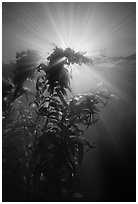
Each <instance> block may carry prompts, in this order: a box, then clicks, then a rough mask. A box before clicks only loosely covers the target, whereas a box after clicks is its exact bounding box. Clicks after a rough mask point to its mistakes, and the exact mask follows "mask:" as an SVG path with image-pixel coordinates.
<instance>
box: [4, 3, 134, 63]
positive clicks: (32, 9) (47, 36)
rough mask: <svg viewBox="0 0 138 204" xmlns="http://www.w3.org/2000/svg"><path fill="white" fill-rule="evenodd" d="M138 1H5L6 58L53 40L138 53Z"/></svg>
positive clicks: (94, 51)
mask: <svg viewBox="0 0 138 204" xmlns="http://www.w3.org/2000/svg"><path fill="white" fill-rule="evenodd" d="M135 18H136V11H135V3H104V2H103V3H99V2H97V3H94V2H88V3H84V2H80V3H79V2H78V3H75V2H69V3H68V2H61V3H58V2H51V3H48V2H45V3H33V2H32V3H21V2H20V3H3V30H2V31H3V39H2V40H3V60H9V59H11V58H13V57H14V56H15V53H16V52H17V51H18V50H26V49H37V50H40V51H41V52H42V53H44V54H45V55H46V53H48V52H50V51H52V48H53V44H56V45H58V46H60V47H62V48H66V47H71V48H72V49H75V50H76V51H86V52H87V55H88V56H93V55H99V54H101V53H102V52H103V50H105V49H106V51H107V54H108V55H110V56H127V55H130V54H133V53H135V38H136V32H135V29H136V28H135V27H136V26H135V21H136V19H135Z"/></svg>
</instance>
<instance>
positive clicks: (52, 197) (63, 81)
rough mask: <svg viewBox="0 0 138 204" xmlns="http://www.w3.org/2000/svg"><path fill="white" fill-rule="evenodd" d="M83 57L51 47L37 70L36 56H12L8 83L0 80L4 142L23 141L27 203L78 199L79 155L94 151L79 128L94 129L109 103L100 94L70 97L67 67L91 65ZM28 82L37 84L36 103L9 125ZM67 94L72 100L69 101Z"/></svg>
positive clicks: (103, 94) (82, 55) (81, 156)
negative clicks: (13, 63)
mask: <svg viewBox="0 0 138 204" xmlns="http://www.w3.org/2000/svg"><path fill="white" fill-rule="evenodd" d="M84 54H85V53H80V52H75V51H74V50H72V49H70V48H66V49H65V50H63V49H61V48H58V47H55V49H54V50H53V52H52V54H51V55H50V56H49V57H48V58H47V60H48V63H47V64H43V63H42V64H39V66H37V65H36V64H37V63H36V61H37V60H38V59H39V57H38V55H37V54H36V53H33V55H31V51H27V53H26V52H21V53H17V56H16V63H17V67H16V71H15V77H14V79H13V82H12V81H11V80H3V114H4V115H3V138H7V137H6V135H8V134H9V133H10V137H11V134H12V135H13V134H22V135H23V137H25V143H24V146H23V147H24V150H25V152H26V153H27V154H25V156H24V159H22V160H19V165H20V163H21V164H23V163H24V164H25V171H24V175H23V181H22V182H23V186H24V187H23V189H25V190H24V191H25V195H26V200H31V201H62V200H64V201H68V200H74V199H77V198H81V197H82V194H80V193H79V190H80V189H79V187H80V183H79V182H80V167H81V163H82V160H83V156H84V149H85V148H88V149H89V148H92V147H93V146H92V145H91V144H90V143H89V141H87V140H86V139H85V137H84V131H83V130H82V128H81V127H82V126H83V127H86V129H87V128H88V127H89V126H90V125H92V124H94V123H96V121H97V120H98V114H99V112H100V110H99V108H100V107H102V106H101V105H103V106H105V105H106V104H107V102H108V100H109V98H110V95H109V94H108V93H107V92H104V91H101V92H91V93H89V94H78V95H74V94H73V91H72V89H71V86H70V80H71V74H72V69H73V66H72V65H73V64H76V65H81V66H83V64H87V65H92V60H91V59H89V58H87V57H85V56H84ZM28 56H29V57H28ZM30 56H31V57H30ZM30 58H31V60H30V61H29V60H28V61H27V60H26V59H30ZM24 61H25V62H27V63H24ZM81 66H80V69H81ZM33 76H35V79H36V93H35V98H34V100H33V101H31V102H30V101H29V106H28V109H26V113H25V110H24V111H21V109H18V111H19V113H17V116H18V117H16V120H15V121H14V124H13V122H12V125H9V124H8V122H7V118H8V117H9V115H11V114H13V110H16V111H17V108H16V107H15V106H13V105H14V104H15V101H17V100H19V97H20V96H21V95H23V94H27V95H29V93H28V90H26V89H25V88H24V87H23V84H24V81H25V80H26V79H27V78H32V77H33ZM68 92H70V93H71V95H72V97H71V98H70V99H68ZM34 113H35V116H36V117H34V116H33V114H34ZM7 124H8V125H7ZM17 128H18V131H17ZM19 128H20V131H19ZM19 132H20V133H19ZM24 135H25V136H24ZM4 141H5V140H4ZM4 147H5V146H4ZM6 151H7V150H6ZM4 156H5V154H4ZM4 156H3V157H4ZM5 158H6V156H5ZM4 161H5V160H4ZM24 161H25V162H24ZM16 169H17V168H16Z"/></svg>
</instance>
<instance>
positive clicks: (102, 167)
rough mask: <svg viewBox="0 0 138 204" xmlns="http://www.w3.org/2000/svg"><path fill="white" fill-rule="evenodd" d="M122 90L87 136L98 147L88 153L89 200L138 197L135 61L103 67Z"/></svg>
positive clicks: (84, 172)
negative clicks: (137, 184)
mask: <svg viewBox="0 0 138 204" xmlns="http://www.w3.org/2000/svg"><path fill="white" fill-rule="evenodd" d="M100 74H101V75H103V76H106V77H105V78H106V80H107V81H108V82H109V84H110V85H111V86H112V87H113V89H114V91H115V92H116V93H118V96H119V100H117V101H114V102H112V103H111V104H110V105H109V106H108V107H106V108H105V109H104V110H103V111H102V113H101V118H100V120H99V121H98V122H97V124H96V125H95V127H91V128H89V130H88V131H87V133H86V134H87V137H88V138H89V139H90V140H91V141H92V142H94V143H96V148H95V149H93V150H92V151H90V152H89V153H87V154H86V155H85V160H84V164H83V168H82V169H83V170H82V188H83V190H84V192H85V195H86V197H87V199H88V200H89V201H111V202H113V201H116V202H117V201H124V202H127V201H135V199H136V70H135V63H133V64H129V63H120V64H119V65H118V66H117V67H115V66H114V68H112V69H105V70H104V71H102V70H100Z"/></svg>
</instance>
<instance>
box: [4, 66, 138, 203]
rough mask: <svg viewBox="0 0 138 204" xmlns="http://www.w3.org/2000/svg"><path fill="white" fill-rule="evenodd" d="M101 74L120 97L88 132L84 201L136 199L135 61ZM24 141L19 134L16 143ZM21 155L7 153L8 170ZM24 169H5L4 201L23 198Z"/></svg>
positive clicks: (83, 172) (101, 71) (83, 174)
mask: <svg viewBox="0 0 138 204" xmlns="http://www.w3.org/2000/svg"><path fill="white" fill-rule="evenodd" d="M98 74H99V76H100V75H101V76H102V78H104V80H105V81H108V84H109V87H107V88H110V89H112V90H113V91H114V92H115V93H117V95H118V97H119V99H118V100H113V101H112V102H111V103H110V104H109V105H108V106H107V107H105V108H104V109H103V110H102V111H101V115H100V119H99V121H98V122H97V123H96V124H95V126H93V127H90V128H88V130H87V131H86V137H87V138H88V139H89V140H90V141H91V143H93V144H95V148H94V149H92V150H90V151H89V152H88V153H86V154H85V158H84V161H83V164H82V174H81V191H82V193H83V194H84V198H85V199H84V201H92V202H94V201H95V202H97V201H99V202H100V201H101V202H102V201H111V202H112V201H124V202H126V201H135V200H136V64H135V63H127V62H123V63H119V64H118V65H117V66H114V67H112V68H111V69H107V68H106V67H105V68H104V69H99V70H98ZM21 143H22V135H21V133H20V136H19V137H18V139H17V138H15V141H14V146H16V145H19V144H21ZM12 145H13V144H11V146H12ZM19 155H20V152H18V151H17V150H15V151H13V152H12V153H10V154H9V155H8V160H9V162H8V164H7V167H6V168H7V169H10V168H13V169H14V167H15V166H16V165H17V160H16V158H18V156H19ZM4 171H5V169H4ZM23 171H24V169H23V167H20V168H19V169H18V171H16V170H15V171H14V172H13V173H12V175H10V174H6V173H5V172H4V175H3V201H4V200H5V201H24V195H23V194H22V190H21V187H20V184H21V183H22V176H21V175H22V173H23ZM8 175H9V176H8Z"/></svg>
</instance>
